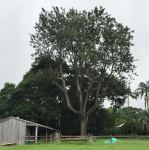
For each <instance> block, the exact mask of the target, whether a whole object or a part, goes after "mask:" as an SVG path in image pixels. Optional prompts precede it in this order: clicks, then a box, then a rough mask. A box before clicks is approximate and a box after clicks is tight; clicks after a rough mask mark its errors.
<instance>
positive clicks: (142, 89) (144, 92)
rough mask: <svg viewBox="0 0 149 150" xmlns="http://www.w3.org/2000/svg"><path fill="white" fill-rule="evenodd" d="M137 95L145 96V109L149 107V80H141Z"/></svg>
mask: <svg viewBox="0 0 149 150" xmlns="http://www.w3.org/2000/svg"><path fill="white" fill-rule="evenodd" d="M134 93H135V97H136V98H138V97H141V98H142V97H144V106H145V109H148V108H149V81H147V82H146V83H144V82H140V83H139V85H138V88H137V89H136V90H135V92H134Z"/></svg>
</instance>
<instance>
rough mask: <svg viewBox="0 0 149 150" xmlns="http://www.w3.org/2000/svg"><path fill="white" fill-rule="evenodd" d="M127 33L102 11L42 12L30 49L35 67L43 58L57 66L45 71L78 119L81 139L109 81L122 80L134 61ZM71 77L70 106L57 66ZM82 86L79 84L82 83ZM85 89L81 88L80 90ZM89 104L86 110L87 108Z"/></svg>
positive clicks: (64, 78) (103, 96)
mask: <svg viewBox="0 0 149 150" xmlns="http://www.w3.org/2000/svg"><path fill="white" fill-rule="evenodd" d="M131 34H132V31H131V30H130V29H129V28H128V27H127V26H126V27H125V26H123V25H122V24H120V23H118V22H116V20H115V19H114V18H112V17H111V16H110V15H108V14H107V13H105V11H104V9H103V8H101V7H100V8H97V7H96V8H95V9H94V10H91V11H88V12H87V11H85V10H84V11H77V10H75V9H70V10H69V11H68V12H66V11H65V10H64V9H59V8H57V7H54V8H53V11H51V12H48V11H45V10H44V9H42V12H41V14H40V16H39V22H38V23H36V26H35V33H34V34H32V35H31V44H32V46H33V47H34V48H35V50H36V52H35V54H34V58H35V61H38V58H41V57H43V56H47V57H50V58H51V59H52V60H56V61H58V62H59V66H57V67H54V68H53V67H52V65H51V67H50V69H51V70H52V72H53V73H54V74H55V76H56V77H57V79H59V80H61V84H60V83H59V82H57V83H56V85H57V86H58V87H59V88H60V89H61V90H62V91H63V93H64V95H65V99H66V102H67V105H68V107H69V109H70V110H72V111H73V112H74V113H76V114H78V115H79V116H80V120H81V125H80V126H81V135H85V134H86V129H87V122H88V118H89V116H90V115H91V114H92V113H93V112H94V111H95V110H96V108H98V106H99V105H100V104H101V103H102V102H103V100H104V98H105V97H106V95H107V93H106V92H107V89H108V86H109V85H108V83H109V81H110V78H111V77H112V76H114V77H117V78H119V79H121V80H124V77H125V75H126V74H129V73H130V72H133V70H134V68H135V67H134V65H133V61H134V58H133V56H132V54H131V52H130V47H131V46H132V43H131V40H132V38H133V37H132V35H131ZM64 64H66V65H67V66H68V67H69V69H70V70H72V71H73V74H74V83H75V85H76V90H75V91H76V93H75V95H76V99H75V101H76V103H77V100H78V104H79V105H78V107H74V106H73V105H72V100H71V99H70V97H69V92H68V89H69V88H70V85H68V83H67V80H66V79H67V77H68V76H69V75H70V73H69V72H68V73H64V70H63V65H64ZM84 81H85V82H84ZM84 83H85V85H83V84H84ZM90 101H92V102H93V103H92V105H89V107H88V103H89V102H90Z"/></svg>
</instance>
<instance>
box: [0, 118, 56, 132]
mask: <svg viewBox="0 0 149 150" xmlns="http://www.w3.org/2000/svg"><path fill="white" fill-rule="evenodd" d="M9 119H15V120H18V121H22V122H25V123H26V125H27V126H38V127H42V128H46V129H49V130H55V131H59V130H57V129H54V128H52V127H49V126H45V125H42V124H39V123H35V122H32V121H28V120H24V119H21V118H19V117H13V116H11V117H8V118H5V119H2V120H0V123H1V122H5V121H7V120H9Z"/></svg>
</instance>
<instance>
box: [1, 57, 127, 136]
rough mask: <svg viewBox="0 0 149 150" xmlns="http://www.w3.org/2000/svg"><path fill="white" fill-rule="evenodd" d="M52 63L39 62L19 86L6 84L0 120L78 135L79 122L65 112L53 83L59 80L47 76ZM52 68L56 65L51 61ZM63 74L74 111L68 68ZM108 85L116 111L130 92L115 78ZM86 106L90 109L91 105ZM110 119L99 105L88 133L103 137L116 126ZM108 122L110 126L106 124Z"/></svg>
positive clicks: (75, 104) (73, 115) (106, 111)
mask: <svg viewBox="0 0 149 150" xmlns="http://www.w3.org/2000/svg"><path fill="white" fill-rule="evenodd" d="M51 61H52V60H50V59H42V60H40V61H38V62H36V63H33V64H32V68H31V69H30V71H29V72H27V73H26V74H25V75H24V77H23V80H22V81H21V82H20V83H19V84H18V85H14V84H13V83H5V85H4V87H3V88H2V89H1V91H0V112H1V113H0V118H1V119H3V118H6V117H9V116H19V117H20V118H23V119H27V120H31V121H35V122H39V123H41V124H45V125H49V126H52V127H54V128H57V129H60V130H61V132H62V134H80V118H79V116H78V115H77V114H74V113H73V112H71V111H70V110H69V109H68V107H67V105H66V101H65V99H64V94H63V92H62V91H61V90H60V89H59V88H58V87H57V86H56V85H55V81H56V80H57V82H58V80H59V79H57V78H56V77H55V76H53V74H52V72H50V69H49V65H50V64H51ZM52 64H53V65H57V64H56V62H54V61H53V62H52ZM64 70H65V72H68V71H69V72H71V76H69V78H68V79H67V83H69V85H71V87H69V89H68V91H69V96H70V97H71V100H72V103H73V105H74V106H76V107H77V106H78V104H77V101H76V95H75V92H74V91H75V88H74V87H75V86H74V85H73V84H75V83H74V82H73V71H70V70H69V68H67V66H65V68H64ZM84 82H85V81H84ZM110 82H111V83H110V88H109V92H108V95H107V99H108V100H109V101H110V102H111V105H112V110H114V111H115V110H117V109H118V108H120V106H122V105H123V104H124V102H125V99H126V95H127V94H128V93H129V92H130V89H128V88H127V87H126V85H125V83H123V82H119V80H117V79H116V78H113V79H112V80H111V81H110ZM88 105H92V101H90V104H88ZM88 107H89V106H88ZM112 116H113V114H109V110H106V109H104V108H103V103H101V105H100V106H99V107H98V109H97V110H96V111H95V112H94V113H93V115H91V117H90V120H89V122H88V125H89V126H88V132H91V133H94V134H96V135H98V134H105V130H108V128H109V127H112V126H114V125H115V123H114V122H113V118H112ZM107 117H108V119H107ZM106 120H107V121H106ZM109 120H111V123H110V122H109V123H108V121H109ZM106 128H107V129H106ZM106 132H107V131H106Z"/></svg>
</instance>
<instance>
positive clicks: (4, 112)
mask: <svg viewBox="0 0 149 150" xmlns="http://www.w3.org/2000/svg"><path fill="white" fill-rule="evenodd" d="M14 91H15V84H13V83H9V82H6V83H5V84H4V87H3V88H2V89H1V90H0V118H5V117H8V116H10V115H11V113H10V112H11V110H12V105H13V101H12V96H13V94H14Z"/></svg>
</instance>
